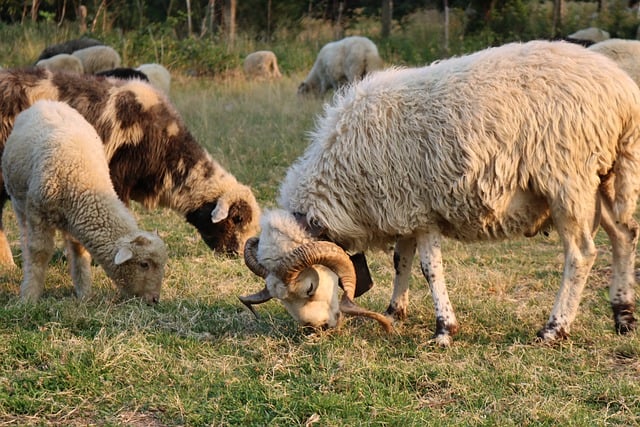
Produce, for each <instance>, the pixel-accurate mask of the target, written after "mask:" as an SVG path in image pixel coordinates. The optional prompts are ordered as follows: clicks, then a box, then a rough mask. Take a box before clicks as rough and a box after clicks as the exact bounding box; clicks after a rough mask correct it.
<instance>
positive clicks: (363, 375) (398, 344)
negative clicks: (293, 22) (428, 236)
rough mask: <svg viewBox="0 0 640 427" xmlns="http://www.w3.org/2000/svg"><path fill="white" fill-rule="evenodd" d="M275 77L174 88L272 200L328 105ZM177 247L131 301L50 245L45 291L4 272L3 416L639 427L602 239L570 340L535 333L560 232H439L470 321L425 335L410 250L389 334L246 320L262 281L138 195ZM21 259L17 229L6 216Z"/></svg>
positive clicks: (275, 308)
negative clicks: (24, 299)
mask: <svg viewBox="0 0 640 427" xmlns="http://www.w3.org/2000/svg"><path fill="white" fill-rule="evenodd" d="M301 77H302V76H297V75H294V76H287V77H285V78H284V79H283V80H282V81H280V82H278V83H273V84H269V83H263V84H256V83H247V82H244V81H242V80H241V79H235V80H234V79H231V80H227V81H191V80H179V79H178V80H176V81H175V82H174V85H173V88H172V94H171V97H172V99H173V100H174V102H175V104H176V106H177V107H178V109H179V110H180V111H181V112H182V114H183V115H184V117H185V120H186V121H187V123H188V125H189V127H190V129H191V130H192V132H193V133H194V134H195V135H196V137H197V139H198V140H199V141H201V142H202V144H203V145H205V146H206V147H207V148H208V149H209V150H210V152H211V153H212V154H213V155H214V157H216V158H217V159H218V160H219V161H220V162H221V163H222V164H223V165H224V166H225V167H227V168H228V169H229V170H230V171H232V172H233V173H234V174H235V175H236V176H237V177H238V179H239V180H240V181H242V182H245V183H247V184H249V185H251V186H252V187H253V188H254V190H255V192H256V195H257V197H258V199H259V201H260V203H261V204H262V205H263V206H264V207H270V206H274V204H275V197H276V194H277V188H278V183H279V182H280V180H281V179H282V178H283V176H284V173H285V171H286V169H287V167H288V166H289V165H290V164H291V162H292V161H293V160H294V159H295V158H296V157H297V156H298V155H299V154H300V153H301V152H302V151H303V150H304V148H305V146H306V144H307V140H306V132H307V131H308V130H309V129H310V128H311V127H312V126H313V121H314V115H315V114H317V113H318V112H320V111H321V109H322V105H321V102H319V101H300V100H298V99H297V98H296V96H295V89H296V85H297V83H298V82H299V79H300V78H301ZM133 209H134V212H135V214H136V216H137V217H138V218H139V221H140V223H141V224H142V225H143V227H144V228H146V229H155V228H157V229H158V231H159V233H160V235H161V236H162V237H163V238H164V239H165V241H166V242H167V245H168V247H169V252H170V260H169V264H168V268H167V274H166V280H165V283H164V288H163V291H162V298H161V302H160V304H159V305H158V306H156V307H149V306H146V305H145V304H143V303H141V302H140V301H138V300H128V301H124V300H121V299H119V298H118V295H117V293H116V291H115V289H114V288H113V287H112V285H111V284H110V283H109V281H108V280H107V279H106V276H105V275H104V273H103V272H102V270H101V269H100V268H98V267H95V268H94V273H95V274H94V286H95V288H96V295H95V297H94V298H93V299H91V300H90V301H87V302H79V301H77V300H76V299H75V298H74V297H73V291H72V288H71V285H70V278H69V276H68V274H67V271H66V268H67V265H66V261H65V259H64V257H63V256H62V254H61V252H60V253H58V254H57V255H56V257H55V259H54V261H53V263H52V265H51V266H50V269H49V276H48V279H47V280H48V281H47V288H46V291H45V297H44V298H43V299H42V300H41V301H40V302H38V303H37V304H32V305H26V304H23V303H21V302H20V301H19V299H18V287H19V283H20V279H21V275H22V273H21V271H20V270H19V269H15V270H0V304H1V307H2V308H0V354H1V355H2V356H1V358H0V425H21V426H22V425H65V426H85V425H98V426H112V425H114V426H115V425H127V426H173V425H185V426H209V425H212V426H231V425H269V426H311V425H317V426H357V425H372V426H403V427H404V426H480V425H499V426H527V425H535V426H539V425H548V426H560V425H561V426H612V425H619V426H634V425H640V334H638V333H637V332H636V333H633V334H630V335H629V336H618V335H616V334H615V333H614V331H613V320H612V318H611V317H612V316H611V310H610V308H609V303H608V301H607V298H608V297H607V281H608V277H609V274H610V272H609V268H608V266H609V261H610V251H609V247H608V241H607V239H606V237H605V236H603V235H598V241H597V244H598V249H599V252H600V256H599V257H598V260H597V261H596V265H595V266H594V270H593V272H592V274H591V276H590V279H589V281H588V284H587V288H586V290H585V293H584V298H583V301H582V304H581V308H580V312H579V315H578V317H577V319H576V321H575V323H574V325H573V329H572V333H571V338H570V339H569V340H567V341H563V342H560V343H557V344H554V345H543V344H539V343H535V342H534V339H533V338H534V337H535V333H536V331H537V330H538V329H539V328H540V327H541V326H542V325H543V324H544V323H545V321H546V320H547V317H548V315H549V312H550V310H551V307H552V305H553V300H554V297H555V293H556V291H557V290H558V287H559V281H560V276H561V271H562V248H561V245H560V242H559V239H558V237H557V234H555V233H552V234H551V235H550V236H549V237H544V236H540V237H535V238H532V239H524V238H523V239H518V240H514V241H510V242H497V243H485V244H472V245H462V244H460V243H457V242H454V241H446V242H445V246H444V248H443V254H444V261H445V271H446V275H447V280H448V286H449V292H450V295H451V300H452V302H453V304H454V307H455V309H456V310H457V315H458V318H459V321H460V324H461V330H460V332H459V334H458V335H457V336H456V337H455V340H454V344H453V346H452V347H451V348H448V349H441V348H438V347H436V346H434V345H433V344H432V343H430V341H429V340H430V338H431V335H432V334H433V329H434V326H435V320H434V313H433V306H432V303H431V295H430V293H429V290H428V287H427V285H426V282H425V281H424V279H423V278H422V275H421V273H420V272H419V269H418V267H417V265H414V272H413V277H412V280H411V289H412V290H411V292H412V293H411V304H410V312H409V318H408V319H407V321H406V322H405V323H404V324H401V325H398V327H397V329H396V332H394V333H392V334H390V335H387V334H384V333H383V332H382V331H381V329H380V328H379V327H378V326H377V325H376V324H375V322H372V321H370V320H366V319H356V318H352V319H347V321H346V322H345V324H344V325H343V326H342V327H341V328H340V329H338V330H333V331H330V332H321V333H317V334H309V333H305V332H304V331H302V330H301V329H300V328H299V327H298V326H297V325H296V324H295V323H294V321H293V320H292V319H291V318H290V317H289V315H288V314H287V313H286V312H285V310H284V309H283V308H282V306H281V305H280V304H279V303H277V302H273V301H272V302H269V303H266V304H263V305H261V306H259V307H257V309H258V311H259V313H260V314H261V319H259V320H256V319H254V318H253V316H252V315H251V314H250V313H249V312H248V311H247V310H246V309H245V308H244V307H243V306H242V304H241V303H240V302H239V301H238V299H237V296H238V295H241V294H246V293H249V292H253V291H256V290H259V289H261V287H262V286H263V283H262V282H261V280H259V279H258V278H257V277H255V276H254V275H253V274H252V273H251V272H250V271H249V270H248V269H247V268H246V267H245V266H244V264H243V262H242V260H241V259H231V258H223V257H217V256H215V255H214V254H212V253H211V252H210V251H209V250H208V249H207V247H206V246H205V245H204V243H202V241H201V240H200V239H199V236H198V235H197V233H196V231H195V229H193V228H191V227H190V226H189V225H187V224H186V222H184V221H183V220H182V219H181V218H179V217H178V216H176V215H175V214H174V213H172V212H170V211H166V210H157V211H153V212H147V211H144V210H143V209H142V208H140V207H139V206H138V205H134V206H133ZM5 223H6V224H7V226H8V227H9V234H10V238H11V241H12V242H14V244H13V249H14V253H15V254H16V256H17V261H18V262H20V259H19V252H20V251H19V246H18V243H17V242H18V232H17V230H16V228H15V219H14V218H13V217H12V215H11V212H8V215H6V218H5ZM370 263H371V265H370V267H371V270H372V274H373V276H374V280H375V282H376V285H375V287H374V289H373V290H372V291H371V292H369V293H368V294H366V295H364V296H362V297H361V298H360V301H359V302H360V304H361V305H363V306H365V307H368V308H371V309H375V310H378V311H383V310H384V309H385V308H386V306H387V304H388V302H389V298H390V294H391V281H392V275H393V268H392V264H391V254H390V253H374V254H371V255H370Z"/></svg>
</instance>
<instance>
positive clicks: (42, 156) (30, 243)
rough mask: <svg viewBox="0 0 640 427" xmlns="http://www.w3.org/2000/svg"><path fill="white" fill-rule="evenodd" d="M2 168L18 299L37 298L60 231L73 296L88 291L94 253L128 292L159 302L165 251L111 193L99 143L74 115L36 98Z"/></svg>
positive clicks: (11, 138)
mask: <svg viewBox="0 0 640 427" xmlns="http://www.w3.org/2000/svg"><path fill="white" fill-rule="evenodd" d="M2 171H3V174H4V178H5V186H6V189H7V192H8V193H9V195H10V196H11V200H12V203H13V207H14V210H15V213H16V217H17V219H18V225H19V227H20V232H21V244H22V254H23V257H24V279H23V281H22V286H21V288H20V295H21V297H22V298H23V299H25V300H28V301H36V300H37V299H38V298H40V296H41V295H42V292H43V289H44V282H45V272H46V268H47V264H48V263H49V260H50V259H51V256H52V254H53V251H54V235H55V231H56V229H60V230H62V231H63V233H64V234H65V238H66V240H67V249H68V254H69V256H70V258H71V260H70V269H71V277H72V280H73V284H74V287H75V291H76V294H77V295H78V297H80V298H86V297H88V296H90V294H91V268H90V263H91V256H93V257H95V259H96V261H97V262H98V264H100V265H101V266H102V268H103V269H104V270H105V272H106V273H107V275H108V276H109V277H110V278H111V279H112V280H113V282H114V283H115V284H116V286H117V287H118V288H119V289H120V290H121V291H122V292H123V293H124V294H125V295H135V296H140V297H142V298H144V300H145V301H146V302H148V303H156V302H158V301H159V298H160V287H161V284H162V279H163V276H164V267H165V264H166V262H167V250H166V247H165V245H164V243H163V242H162V240H161V239H160V238H159V237H158V235H157V234H156V233H148V232H145V231H141V230H140V229H139V228H138V226H137V224H136V221H135V219H134V217H133V216H132V214H131V212H130V211H129V210H128V209H127V208H126V206H125V205H124V204H123V203H122V202H121V201H120V199H119V198H118V196H117V195H116V193H115V191H114V189H113V185H112V184H111V180H110V179H109V168H108V165H107V162H106V160H105V156H104V150H103V146H102V141H101V140H100V138H99V137H98V135H97V133H96V131H95V130H94V128H93V127H92V126H91V125H90V124H89V123H88V122H87V121H86V120H85V119H84V118H83V117H82V116H81V115H80V114H79V113H78V112H77V111H76V110H74V109H73V108H71V107H70V106H69V105H67V104H65V103H62V102H57V101H37V102H36V103H34V104H33V106H31V107H29V108H27V109H26V110H24V111H23V112H21V113H20V114H19V115H18V116H17V117H16V120H15V124H14V128H13V131H12V133H11V135H10V136H9V138H8V139H7V142H6V146H5V148H4V153H3V156H2ZM85 248H86V249H85ZM87 249H88V252H87ZM89 254H91V255H89Z"/></svg>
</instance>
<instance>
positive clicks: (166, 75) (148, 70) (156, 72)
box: [136, 63, 171, 95]
mask: <svg viewBox="0 0 640 427" xmlns="http://www.w3.org/2000/svg"><path fill="white" fill-rule="evenodd" d="M136 70H138V71H140V72H142V73H144V75H145V76H147V79H148V80H149V83H151V85H152V86H154V87H155V88H156V89H160V90H161V91H162V92H164V93H165V94H166V95H169V92H170V90H171V73H170V72H169V70H167V69H166V68H165V67H164V66H162V65H160V64H156V63H149V64H142V65H140V66H139V67H136Z"/></svg>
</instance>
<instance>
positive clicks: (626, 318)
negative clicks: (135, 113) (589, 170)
mask: <svg viewBox="0 0 640 427" xmlns="http://www.w3.org/2000/svg"><path fill="white" fill-rule="evenodd" d="M600 223H601V225H602V227H603V228H604V230H605V231H606V232H607V235H608V236H609V240H610V241H611V246H612V248H613V260H612V265H611V270H612V277H611V284H610V286H609V300H610V302H611V308H612V310H613V319H614V321H615V328H616V331H617V332H618V333H620V334H624V333H627V332H629V331H632V330H633V329H635V327H636V318H635V317H634V315H633V313H634V311H635V295H634V290H633V287H634V285H635V275H634V264H635V252H636V246H637V243H638V224H637V223H636V222H635V221H634V220H633V219H632V218H630V219H629V220H628V221H626V222H624V221H618V220H616V218H615V216H614V211H613V202H612V200H611V198H610V197H609V196H608V195H607V194H604V195H603V197H602V217H601V221H600Z"/></svg>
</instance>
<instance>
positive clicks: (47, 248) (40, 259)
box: [19, 216, 55, 302]
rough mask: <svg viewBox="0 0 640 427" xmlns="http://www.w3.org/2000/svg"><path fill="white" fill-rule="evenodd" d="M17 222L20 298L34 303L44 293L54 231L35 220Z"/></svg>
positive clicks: (52, 247)
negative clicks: (21, 257) (20, 267)
mask: <svg viewBox="0 0 640 427" xmlns="http://www.w3.org/2000/svg"><path fill="white" fill-rule="evenodd" d="M19 217H20V216H19ZM22 217H23V216H22ZM19 222H21V223H22V225H21V228H22V230H23V233H22V253H23V257H24V259H23V265H24V267H23V270H24V278H23V279H22V285H21V287H20V296H21V297H22V299H23V300H25V301H30V302H35V301H37V300H38V299H39V298H40V296H42V292H43V291H44V279H45V273H46V271H47V266H48V264H49V261H50V260H51V257H52V256H53V251H54V241H53V238H54V236H55V229H54V228H51V227H48V226H46V225H44V224H42V223H41V222H40V221H38V220H37V219H36V220H33V221H31V220H26V221H20V220H19Z"/></svg>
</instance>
